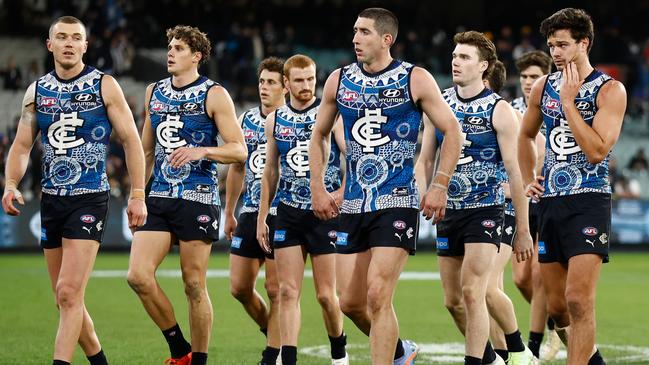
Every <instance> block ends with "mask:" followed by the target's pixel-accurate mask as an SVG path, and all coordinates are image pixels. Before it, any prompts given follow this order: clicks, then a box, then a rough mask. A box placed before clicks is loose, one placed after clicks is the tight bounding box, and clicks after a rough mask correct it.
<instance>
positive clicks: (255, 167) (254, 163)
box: [248, 143, 266, 179]
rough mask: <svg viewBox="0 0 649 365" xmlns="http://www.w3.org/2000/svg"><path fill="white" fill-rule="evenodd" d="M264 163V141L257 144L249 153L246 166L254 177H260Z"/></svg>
mask: <svg viewBox="0 0 649 365" xmlns="http://www.w3.org/2000/svg"><path fill="white" fill-rule="evenodd" d="M265 165H266V143H263V144H259V145H258V146H257V149H256V150H254V151H253V152H252V153H251V154H250V158H249V159H248V166H249V167H250V171H252V173H253V174H254V176H255V179H261V177H262V175H263V174H264V166H265Z"/></svg>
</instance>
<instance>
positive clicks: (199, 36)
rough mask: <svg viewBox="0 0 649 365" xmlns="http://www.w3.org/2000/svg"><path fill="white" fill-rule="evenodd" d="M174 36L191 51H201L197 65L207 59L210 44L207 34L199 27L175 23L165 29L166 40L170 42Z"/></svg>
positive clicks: (210, 47)
mask: <svg viewBox="0 0 649 365" xmlns="http://www.w3.org/2000/svg"><path fill="white" fill-rule="evenodd" d="M174 38H176V39H180V40H181V41H183V42H185V43H187V45H188V46H189V49H190V50H191V51H192V52H200V53H201V61H200V62H199V66H200V65H203V64H205V63H206V62H207V61H209V59H210V53H211V52H212V45H211V44H210V40H209V38H207V34H206V33H203V32H201V31H200V29H198V28H196V27H191V26H188V25H176V26H175V27H173V28H169V29H167V42H171V40H172V39H174Z"/></svg>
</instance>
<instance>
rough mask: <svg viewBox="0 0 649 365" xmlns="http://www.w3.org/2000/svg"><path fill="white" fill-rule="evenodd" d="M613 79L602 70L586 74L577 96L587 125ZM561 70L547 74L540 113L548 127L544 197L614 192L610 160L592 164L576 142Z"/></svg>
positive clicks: (589, 123)
mask: <svg viewBox="0 0 649 365" xmlns="http://www.w3.org/2000/svg"><path fill="white" fill-rule="evenodd" d="M609 80H612V78H611V77H610V76H608V75H606V74H604V73H602V72H600V71H597V70H593V72H592V73H591V74H590V75H588V77H586V79H585V80H584V83H583V84H582V85H581V88H580V89H579V93H578V94H577V97H576V98H575V106H576V107H577V109H578V110H579V113H580V114H581V117H582V118H583V119H584V121H585V122H586V124H588V125H589V126H592V124H593V119H594V118H595V113H597V94H598V92H599V90H600V88H601V87H602V85H604V83H606V82H607V81H609ZM560 85H561V71H558V72H555V73H552V74H550V75H548V77H547V79H546V82H545V86H544V87H543V96H542V98H541V112H542V113H543V122H544V123H545V126H546V129H547V131H546V142H545V163H544V164H543V176H544V177H545V181H544V187H545V192H544V193H543V196H544V197H551V196H562V195H574V194H581V193H587V192H596V193H605V194H610V193H611V184H610V182H609V175H608V159H609V157H608V156H606V158H605V159H604V160H603V161H602V162H600V163H598V164H596V165H593V164H591V163H589V162H588V159H587V158H586V155H585V154H584V153H583V152H582V150H581V148H580V147H579V145H578V144H577V141H576V140H575V137H574V136H573V134H572V131H571V130H570V126H569V125H568V121H567V120H566V117H565V115H564V113H563V107H562V105H561V99H560V97H559V89H560Z"/></svg>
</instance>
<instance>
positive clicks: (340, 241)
mask: <svg viewBox="0 0 649 365" xmlns="http://www.w3.org/2000/svg"><path fill="white" fill-rule="evenodd" d="M336 244H337V245H338V246H347V233H345V232H338V234H337V238H336Z"/></svg>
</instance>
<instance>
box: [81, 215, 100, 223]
mask: <svg viewBox="0 0 649 365" xmlns="http://www.w3.org/2000/svg"><path fill="white" fill-rule="evenodd" d="M79 219H81V221H82V222H83V223H94V222H95V220H97V219H96V218H95V216H94V215H90V214H84V215H82V216H81V218H79Z"/></svg>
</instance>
